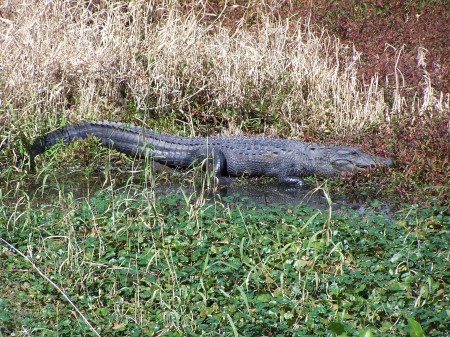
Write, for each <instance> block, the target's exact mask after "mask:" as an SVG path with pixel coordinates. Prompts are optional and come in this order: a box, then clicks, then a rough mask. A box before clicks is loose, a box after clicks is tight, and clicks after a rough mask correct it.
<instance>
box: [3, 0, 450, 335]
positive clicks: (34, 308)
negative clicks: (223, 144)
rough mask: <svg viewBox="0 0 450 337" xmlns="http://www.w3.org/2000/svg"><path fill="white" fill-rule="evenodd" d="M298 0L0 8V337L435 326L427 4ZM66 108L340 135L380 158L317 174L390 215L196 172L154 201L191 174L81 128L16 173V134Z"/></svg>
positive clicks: (444, 14) (222, 127)
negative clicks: (372, 197) (81, 137)
mask: <svg viewBox="0 0 450 337" xmlns="http://www.w3.org/2000/svg"><path fill="white" fill-rule="evenodd" d="M308 3H309V5H307V4H305V1H260V2H258V1H251V2H249V1H241V0H231V1H201V2H198V1H194V2H191V1H184V2H178V1H175V0H168V1H166V0H164V1H139V0H138V1H131V2H127V1H115V0H111V1H109V0H108V1H107V0H95V1H84V0H71V1H66V0H55V1H37V0H23V1H15V0H12V1H6V2H3V3H1V4H0V30H1V31H2V34H0V46H1V49H2V51H6V52H2V53H0V289H1V291H0V337H3V336H12V335H13V336H20V337H22V336H52V335H58V336H80V335H91V336H95V335H101V336H123V335H127V336H196V335H205V336H290V335H293V336H336V337H338V336H365V337H368V336H409V337H416V336H417V337H419V336H425V335H426V336H437V337H441V336H444V334H445V333H447V332H448V329H447V327H448V326H450V311H449V302H450V300H449V295H448V294H450V255H449V250H448V247H449V242H450V229H449V225H450V204H449V201H448V200H450V187H449V180H448V179H449V176H450V165H449V163H450V157H449V155H450V132H449V125H450V124H449V115H450V114H449V106H450V101H449V98H450V96H449V94H448V92H449V85H448V75H447V73H448V64H447V63H448V62H447V63H446V62H445V60H447V59H448V43H447V40H448V37H447V35H448V34H446V33H447V32H446V30H445V28H446V27H447V25H446V23H447V22H448V11H446V10H445V9H444V7H445V4H444V2H443V1H416V2H415V1H406V2H404V1H403V2H401V1H395V2H393V3H392V4H390V5H389V6H388V5H386V4H379V1H371V2H358V1H354V0H343V1H341V2H329V1H325V0H319V1H314V2H308ZM293 14H295V15H293ZM296 15H299V16H303V18H308V17H309V18H310V20H309V21H304V20H302V19H300V18H299V17H297V16H296ZM316 24H317V25H319V26H316ZM322 27H326V28H327V29H328V31H326V30H323V29H322ZM443 30H444V33H443ZM336 36H337V37H338V38H336ZM343 41H344V42H345V43H346V44H343V43H342V42H343ZM352 44H354V45H352ZM403 44H404V46H403ZM81 119H95V120H102V119H107V120H112V121H122V122H127V123H133V124H138V125H144V126H146V127H152V128H156V129H158V130H161V131H167V132H170V133H174V134H178V135H183V136H192V135H212V134H214V135H216V134H223V135H230V134H231V135H241V134H251V135H256V134H261V135H262V134H264V135H266V136H280V137H289V138H295V139H303V140H305V141H312V142H325V143H328V144H330V143H336V144H348V145H356V146H360V147H361V148H362V149H363V150H364V151H365V152H367V153H373V154H375V155H380V156H386V157H391V158H393V159H394V161H395V163H396V165H395V167H394V168H392V169H388V168H383V169H379V170H377V171H370V170H365V171H362V172H358V173H356V174H353V175H347V176H344V177H341V179H339V180H337V181H330V182H329V183H328V182H327V186H332V187H333V191H335V189H345V188H346V186H349V187H350V188H352V189H354V190H356V191H358V192H364V193H366V192H367V191H369V192H370V191H372V190H373V191H376V193H378V194H382V195H383V196H384V195H387V196H388V198H391V199H395V200H396V204H395V205H396V208H395V210H394V211H392V213H388V214H386V213H384V212H380V209H379V208H378V207H377V206H378V201H374V202H373V205H372V206H373V207H366V209H365V211H364V212H363V213H357V212H351V211H346V212H331V211H323V210H317V209H313V208H308V207H306V206H299V207H289V206H287V205H283V206H282V207H281V208H280V207H278V206H277V207H275V206H272V207H262V206H258V207H256V206H255V207H248V206H245V207H244V206H236V205H232V204H228V203H227V202H226V200H219V201H216V202H206V200H205V199H204V193H205V186H207V183H208V182H209V180H206V179H205V181H204V185H203V187H202V188H194V189H193V190H194V191H196V193H192V194H190V193H189V194H183V195H181V196H174V195H170V194H164V195H161V194H159V193H157V192H155V185H156V186H157V183H158V182H159V181H161V180H164V181H166V180H173V179H174V175H177V179H178V180H182V181H184V182H188V183H191V181H192V180H196V181H198V180H201V179H202V178H204V177H203V172H198V171H197V172H188V173H187V174H184V173H181V174H179V173H174V172H169V174H167V172H165V171H162V172H159V173H158V174H155V172H154V171H153V170H148V169H145V168H146V165H147V164H149V163H144V164H140V163H139V164H138V163H137V161H135V160H133V159H132V158H131V159H130V158H125V157H123V156H121V155H119V154H117V153H115V152H113V151H108V150H106V149H103V148H100V147H99V146H98V144H97V142H96V140H94V139H90V140H87V141H84V142H75V143H73V144H71V145H70V146H67V147H65V146H55V147H54V148H52V149H51V150H50V151H48V152H47V153H46V154H45V155H42V156H39V157H38V158H37V171H36V172H31V171H30V167H29V165H28V163H27V150H28V148H29V145H30V142H31V141H32V140H33V139H34V138H35V137H37V136H38V135H40V134H42V133H44V132H46V131H50V130H52V129H55V128H57V127H59V126H61V125H65V124H67V123H69V122H76V121H79V120H81ZM147 166H149V165H147ZM122 171H124V172H125V174H121V172H122ZM119 176H121V177H122V178H119ZM124 176H125V177H126V178H125V179H123V177H124ZM198 176H200V178H199V177H198ZM168 178H169V179H168ZM310 179H311V180H310V181H311V182H312V183H311V184H312V185H314V184H315V178H310ZM119 180H122V182H121V183H120V184H119V183H118V182H119ZM123 180H125V182H123ZM135 181H139V182H140V183H139V185H137V186H136V185H135V184H134V182H135ZM80 186H81V187H80ZM123 186H124V187H123ZM79 189H81V190H83V193H78V190H79ZM401 202H405V203H401ZM406 202H408V203H406Z"/></svg>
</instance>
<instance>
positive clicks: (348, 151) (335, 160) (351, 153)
mask: <svg viewBox="0 0 450 337" xmlns="http://www.w3.org/2000/svg"><path fill="white" fill-rule="evenodd" d="M331 163H332V166H333V168H334V169H335V170H336V171H338V172H347V171H358V170H362V169H365V168H367V167H372V166H377V165H386V166H392V164H393V162H392V159H390V158H383V157H378V156H371V155H368V154H366V153H364V152H362V151H361V150H360V149H358V148H352V147H339V148H337V149H336V150H335V153H334V154H333V155H332V158H331Z"/></svg>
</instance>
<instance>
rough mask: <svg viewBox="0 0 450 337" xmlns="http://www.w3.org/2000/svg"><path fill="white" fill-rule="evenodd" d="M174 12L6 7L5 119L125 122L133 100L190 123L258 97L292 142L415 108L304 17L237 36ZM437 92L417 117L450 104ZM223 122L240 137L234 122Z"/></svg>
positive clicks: (166, 5) (115, 4) (170, 5)
mask: <svg viewBox="0 0 450 337" xmlns="http://www.w3.org/2000/svg"><path fill="white" fill-rule="evenodd" d="M177 8H178V4H177V2H176V1H171V0H168V1H150V2H149V1H142V0H138V1H133V2H130V3H128V2H122V1H101V0H100V1H90V2H89V1H82V0H72V1H64V0H56V1H37V0H35V1H33V0H25V1H22V0H21V1H18V0H7V1H5V2H4V3H3V5H1V6H0V18H1V20H0V29H1V31H2V34H1V35H0V48H1V50H2V51H3V52H2V53H1V54H0V65H1V78H0V95H1V96H0V99H1V106H0V108H1V109H2V111H3V113H2V115H3V116H1V120H2V121H3V122H5V121H6V122H8V121H10V119H9V114H10V113H11V111H13V112H14V115H16V116H19V117H18V118H17V117H16V120H17V119H18V120H20V119H25V118H26V119H28V120H32V121H33V122H35V123H34V124H37V122H38V121H39V120H43V119H45V120H51V119H52V117H54V116H55V115H56V114H63V115H64V116H66V117H67V118H68V119H71V120H80V119H86V118H96V119H99V118H110V119H120V116H117V115H119V114H120V113H121V112H122V111H123V110H124V107H125V106H126V105H127V104H128V103H130V102H135V104H136V106H137V107H138V108H140V109H147V111H149V112H150V111H152V112H155V113H156V114H163V113H164V112H166V111H168V110H170V109H177V110H179V111H184V112H185V113H186V114H187V116H189V113H190V112H192V110H193V107H194V106H198V105H201V106H202V109H204V110H205V111H208V113H209V114H211V115H218V116H220V115H221V114H222V112H223V111H238V112H239V111H241V110H242V109H244V107H245V106H248V104H249V102H257V103H261V104H263V105H264V109H265V114H266V115H270V116H273V115H280V116H281V118H280V119H281V120H282V122H283V123H286V124H287V125H288V127H289V128H290V131H291V134H293V135H302V134H303V130H304V129H306V128H311V127H312V128H315V129H318V130H330V132H333V133H336V134H342V133H344V134H345V133H349V132H355V131H356V132H358V131H360V130H361V129H363V128H365V127H368V126H370V125H380V124H382V123H389V121H390V118H391V116H392V115H393V114H395V113H398V112H399V111H400V110H401V109H405V108H411V107H406V106H405V104H406V103H405V101H404V100H403V98H402V97H401V96H399V95H397V96H395V97H396V98H395V102H394V103H393V104H387V103H386V102H385V99H384V95H383V91H382V90H381V89H380V88H379V86H378V79H377V78H376V77H375V78H373V79H372V80H371V81H370V83H368V84H367V85H365V86H362V85H361V83H360V82H359V81H358V79H357V67H358V53H357V52H356V51H354V50H352V47H351V46H346V45H341V44H340V43H339V41H338V40H337V39H335V38H333V37H330V36H328V35H327V34H326V33H325V32H313V31H312V30H311V29H310V27H309V25H308V24H305V23H304V22H303V23H298V22H296V23H294V22H289V21H283V22H279V21H278V22H277V21H276V20H273V19H271V18H269V17H266V18H263V19H262V20H261V22H262V23H261V24H260V25H259V27H258V29H254V30H252V31H251V32H250V31H248V30H246V29H245V28H244V26H243V25H242V26H239V25H237V27H238V28H237V29H234V30H233V31H230V29H229V28H226V27H225V26H223V25H221V22H220V19H219V20H216V21H214V22H213V23H212V24H211V23H208V24H205V23H204V22H203V21H202V18H201V17H199V15H198V13H197V14H196V13H194V12H191V13H190V14H188V15H186V14H181V12H179V11H178V10H177ZM208 22H211V21H210V20H209V21H208ZM4 51H7V52H4ZM420 60H423V58H420ZM399 76H401V74H399ZM399 80H401V78H400V77H399ZM430 88H431V85H428V84H427V88H425V89H424V96H423V97H420V98H418V99H417V100H416V103H415V106H414V109H416V108H417V109H416V110H415V111H414V109H412V111H414V113H419V114H420V113H423V111H426V110H427V109H429V107H430V106H432V107H433V111H444V110H445V109H446V108H447V109H448V106H445V104H446V102H445V100H444V99H443V98H442V96H439V95H436V94H435V93H433V92H432V91H431V90H430ZM440 97H441V98H440ZM194 103H195V104H194ZM447 104H448V100H447ZM436 107H437V109H436ZM188 118H189V117H188ZM227 118H228V122H229V123H228V125H229V126H230V129H231V127H232V126H235V127H234V128H232V129H234V130H235V131H233V132H239V131H237V129H238V128H237V127H236V125H238V124H239V121H240V119H239V115H238V114H236V115H233V114H231V115H230V116H228V117H227ZM225 132H226V131H225ZM268 132H269V133H271V132H272V133H276V132H277V131H276V130H272V131H271V130H268Z"/></svg>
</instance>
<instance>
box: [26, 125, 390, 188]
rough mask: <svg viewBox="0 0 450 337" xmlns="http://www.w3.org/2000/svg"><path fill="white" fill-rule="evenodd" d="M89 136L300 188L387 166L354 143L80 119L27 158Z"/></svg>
mask: <svg viewBox="0 0 450 337" xmlns="http://www.w3.org/2000/svg"><path fill="white" fill-rule="evenodd" d="M90 135H91V136H95V137H97V138H99V139H100V140H101V144H102V146H105V147H108V148H113V149H115V150H117V151H119V152H122V153H125V154H127V155H131V156H136V157H141V158H142V157H147V158H151V159H152V160H154V161H155V162H158V163H161V164H164V165H167V166H170V167H174V168H189V167H192V166H194V165H204V166H205V167H206V169H208V170H213V172H214V174H215V176H216V177H218V178H219V179H220V177H227V176H242V175H248V176H268V177H276V178H278V180H279V182H280V183H285V184H289V185H296V186H299V187H301V186H304V185H305V182H304V181H303V179H302V177H305V176H311V175H316V176H333V175H336V174H339V173H341V172H345V171H355V170H360V169H363V168H366V167H369V166H375V165H379V164H382V165H388V166H390V165H392V160H391V159H388V158H383V157H378V156H372V155H369V154H366V153H364V152H362V151H361V150H360V149H359V148H356V147H347V146H326V145H320V144H314V143H303V142H299V141H295V140H289V139H282V138H275V137H257V136H253V137H251V136H214V137H179V136H173V135H169V134H165V133H160V132H156V131H153V130H151V129H147V128H144V127H139V126H133V125H127V124H123V123H114V122H107V121H104V122H97V121H85V122H80V123H78V124H71V125H66V126H63V127H60V128H59V129H56V130H54V131H51V132H49V133H47V134H45V135H43V136H41V137H39V138H37V139H36V140H35V141H34V142H33V144H32V146H31V148H30V160H31V163H32V165H34V158H35V157H36V156H37V155H39V154H40V153H43V152H44V151H45V150H46V149H48V148H50V147H51V146H53V145H55V144H56V143H58V142H61V141H62V142H63V143H64V144H68V143H70V142H71V141H72V140H74V139H85V138H87V137H88V136H90Z"/></svg>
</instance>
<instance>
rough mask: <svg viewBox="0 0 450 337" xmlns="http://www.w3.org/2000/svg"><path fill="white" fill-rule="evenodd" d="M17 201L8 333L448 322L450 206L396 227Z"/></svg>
mask: <svg viewBox="0 0 450 337" xmlns="http://www.w3.org/2000/svg"><path fill="white" fill-rule="evenodd" d="M21 200H22V201H19V202H17V204H12V205H10V206H6V205H4V204H3V205H1V206H0V223H1V224H2V225H1V227H0V237H1V238H2V241H1V242H0V254H1V256H2V258H1V259H0V268H1V270H2V273H1V276H0V283H1V284H2V288H3V292H2V296H1V300H0V307H1V314H0V332H1V333H2V334H3V335H9V334H10V333H11V332H15V333H16V336H28V335H32V336H44V335H49V334H51V335H53V334H59V335H63V336H69V335H73V336H75V335H93V332H92V331H91V329H90V327H89V326H88V325H87V324H86V322H85V321H84V319H86V320H87V321H88V322H89V323H90V325H91V326H92V327H93V328H94V329H95V331H97V332H98V333H99V334H100V335H104V336H122V335H124V334H126V335H129V336H198V335H204V336H216V335H223V336H233V335H235V336H237V335H244V336H246V335H247V336H256V335H257V336H286V335H293V336H330V333H332V332H333V336H358V335H359V334H360V333H361V334H362V333H363V332H364V331H365V332H366V333H368V331H370V332H371V333H373V335H374V336H377V335H383V336H419V335H420V334H414V333H413V332H412V331H413V330H414V331H419V330H420V329H423V330H424V331H425V332H426V335H427V336H443V332H444V330H443V329H445V328H444V327H445V326H448V325H449V324H450V312H449V308H448V303H449V300H450V299H449V297H448V296H449V295H448V294H450V286H449V282H448V281H449V278H450V263H449V262H450V255H449V251H448V249H447V247H448V242H449V241H450V231H449V230H448V225H449V220H450V217H449V216H448V215H447V216H445V212H448V209H445V208H444V207H437V206H435V207H431V208H429V207H426V208H423V207H417V206H412V207H409V208H405V209H403V210H401V211H399V212H397V213H396V214H395V215H394V216H392V218H391V217H390V216H387V215H384V214H380V213H375V212H372V211H367V212H366V214H364V216H362V215H361V214H359V213H356V212H355V213H353V212H350V213H328V212H322V211H318V210H316V209H310V208H307V207H299V208H295V209H294V208H289V207H287V206H286V207H283V208H274V207H267V208H266V207H261V208H256V207H249V208H243V207H242V208H241V207H229V206H226V203H225V204H221V203H218V202H216V203H213V204H210V203H205V202H204V201H202V200H199V199H196V197H195V196H189V197H188V196H186V197H185V198H181V197H176V196H165V197H162V196H158V197H157V198H156V199H155V198H154V195H153V193H151V190H145V189H144V190H141V191H139V192H136V190H132V189H125V190H121V191H120V192H118V191H115V190H114V189H112V190H111V191H110V192H106V191H101V192H98V193H96V195H94V196H92V197H91V198H89V199H81V200H73V199H72V198H71V197H70V194H68V195H66V196H65V197H64V198H61V199H55V200H54V202H48V203H47V204H46V205H40V206H38V207H33V206H32V205H31V204H30V203H29V202H28V201H26V199H21ZM224 202H226V200H224ZM12 247H14V248H13V249H12ZM16 250H17V251H16ZM19 252H21V253H22V254H24V256H22V255H20V254H19ZM25 256H26V257H25ZM39 271H40V272H41V273H43V274H45V276H46V277H47V278H48V280H46V279H44V278H43V276H42V275H40V273H39ZM50 280H51V281H52V282H54V284H52V283H50V282H49V281H50ZM63 294H64V295H65V296H63ZM66 296H67V298H66ZM69 299H70V301H71V302H72V303H73V305H71V303H70V302H69ZM74 307H76V308H77V310H79V312H78V311H75V309H74ZM81 315H83V316H81ZM291 333H292V334H291ZM366 335H367V334H366Z"/></svg>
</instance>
